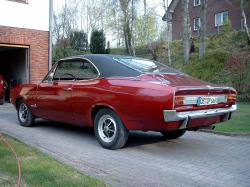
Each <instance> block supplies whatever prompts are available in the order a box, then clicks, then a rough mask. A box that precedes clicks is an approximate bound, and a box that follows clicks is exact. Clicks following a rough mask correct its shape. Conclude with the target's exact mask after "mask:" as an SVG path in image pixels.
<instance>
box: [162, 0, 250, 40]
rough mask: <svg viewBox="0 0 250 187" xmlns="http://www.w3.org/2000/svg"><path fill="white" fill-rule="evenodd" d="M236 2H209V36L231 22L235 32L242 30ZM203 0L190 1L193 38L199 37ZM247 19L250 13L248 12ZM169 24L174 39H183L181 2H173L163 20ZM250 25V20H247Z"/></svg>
mask: <svg viewBox="0 0 250 187" xmlns="http://www.w3.org/2000/svg"><path fill="white" fill-rule="evenodd" d="M235 2H236V1H235V0H207V25H206V29H207V34H208V35H211V34H216V33H218V32H220V29H221V27H222V26H223V25H224V24H225V23H226V21H227V20H230V23H231V25H232V28H233V29H234V30H241V29H242V28H243V22H242V17H241V11H240V7H239V5H237V4H236V3H235ZM200 7H201V0H189V16H190V27H191V28H190V30H191V33H192V36H198V35H199V29H200V26H201V18H200V17H201V12H200V9H201V8H200ZM246 14H247V16H246V17H247V18H250V13H249V12H247V13H246ZM162 19H163V20H164V21H167V22H169V24H170V25H171V27H170V28H172V39H174V40H175V39H181V38H182V5H181V0H172V2H171V3H170V5H169V7H168V9H167V11H166V13H165V15H164V16H163V18H162ZM247 21H248V25H250V19H248V20H247Z"/></svg>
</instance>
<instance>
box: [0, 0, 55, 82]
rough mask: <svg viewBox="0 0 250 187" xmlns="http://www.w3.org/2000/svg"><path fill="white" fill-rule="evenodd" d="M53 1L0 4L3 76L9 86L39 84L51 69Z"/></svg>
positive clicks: (18, 0)
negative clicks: (51, 16)
mask: <svg viewBox="0 0 250 187" xmlns="http://www.w3.org/2000/svg"><path fill="white" fill-rule="evenodd" d="M50 5H52V1H51V0H1V1H0V74H2V75H3V77H4V79H5V80H6V82H7V83H8V84H9V85H12V84H13V83H36V82H39V81H41V80H42V78H43V77H44V76H45V75H46V73H47V72H48V69H49V66H50V63H49V62H50V58H51V56H50V51H51V48H50V42H49V41H50V36H51V34H50V29H49V28H51V24H50V15H51V14H50V12H51V13H52V11H51V10H52V9H51V8H50Z"/></svg>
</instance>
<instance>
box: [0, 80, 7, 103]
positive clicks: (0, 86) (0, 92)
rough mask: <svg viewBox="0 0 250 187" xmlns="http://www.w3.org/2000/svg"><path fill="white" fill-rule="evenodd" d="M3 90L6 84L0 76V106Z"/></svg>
mask: <svg viewBox="0 0 250 187" xmlns="http://www.w3.org/2000/svg"><path fill="white" fill-rule="evenodd" d="M5 89H6V83H5V81H4V79H3V77H2V76H1V75H0V105H3V104H4V100H5Z"/></svg>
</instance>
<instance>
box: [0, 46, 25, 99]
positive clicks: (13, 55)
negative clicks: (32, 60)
mask: <svg viewBox="0 0 250 187" xmlns="http://www.w3.org/2000/svg"><path fill="white" fill-rule="evenodd" d="M28 54H29V48H28V47H26V46H16V45H5V44H0V74H1V75H2V76H3V77H4V80H5V81H6V83H7V85H8V88H7V90H6V94H5V98H6V100H7V101H8V100H9V93H10V89H11V88H12V87H13V86H14V85H15V84H19V83H28V82H29V68H28V65H29V63H28V59H29V58H28Z"/></svg>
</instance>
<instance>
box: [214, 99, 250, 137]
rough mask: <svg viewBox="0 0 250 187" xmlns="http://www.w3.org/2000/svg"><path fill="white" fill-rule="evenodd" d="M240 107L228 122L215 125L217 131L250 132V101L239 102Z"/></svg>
mask: <svg viewBox="0 0 250 187" xmlns="http://www.w3.org/2000/svg"><path fill="white" fill-rule="evenodd" d="M237 106H238V109H237V111H236V112H235V113H234V114H233V115H232V119H231V120H230V121H227V122H223V123H219V124H217V125H215V131H220V132H230V133H234V132H235V133H250V103H238V104H237Z"/></svg>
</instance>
